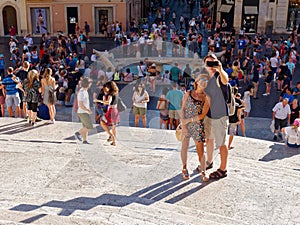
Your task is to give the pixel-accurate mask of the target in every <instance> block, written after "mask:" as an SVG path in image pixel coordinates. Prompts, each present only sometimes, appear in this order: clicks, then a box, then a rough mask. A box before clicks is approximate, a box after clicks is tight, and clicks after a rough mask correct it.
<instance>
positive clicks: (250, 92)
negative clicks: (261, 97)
mask: <svg viewBox="0 0 300 225" xmlns="http://www.w3.org/2000/svg"><path fill="white" fill-rule="evenodd" d="M252 95H253V86H252V85H251V84H249V85H248V87H247V88H246V90H245V92H244V98H243V100H244V104H245V110H244V116H245V117H248V116H249V114H250V111H251V102H250V96H252Z"/></svg>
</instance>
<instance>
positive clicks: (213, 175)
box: [209, 169, 227, 179]
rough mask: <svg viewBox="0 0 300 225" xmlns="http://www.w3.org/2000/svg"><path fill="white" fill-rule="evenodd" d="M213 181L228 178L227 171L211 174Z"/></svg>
mask: <svg viewBox="0 0 300 225" xmlns="http://www.w3.org/2000/svg"><path fill="white" fill-rule="evenodd" d="M209 176H210V177H211V178H212V179H220V178H224V177H227V170H224V171H223V170H221V169H217V170H216V171H215V172H213V173H211V174H210V175H209Z"/></svg>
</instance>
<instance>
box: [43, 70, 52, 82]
mask: <svg viewBox="0 0 300 225" xmlns="http://www.w3.org/2000/svg"><path fill="white" fill-rule="evenodd" d="M51 76H52V69H51V68H46V70H45V72H44V74H43V78H45V80H46V81H49V80H50V79H51Z"/></svg>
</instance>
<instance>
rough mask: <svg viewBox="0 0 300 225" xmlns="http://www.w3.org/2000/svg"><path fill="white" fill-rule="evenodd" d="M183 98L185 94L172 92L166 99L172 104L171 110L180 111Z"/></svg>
mask: <svg viewBox="0 0 300 225" xmlns="http://www.w3.org/2000/svg"><path fill="white" fill-rule="evenodd" d="M182 98H183V93H182V92H181V91H179V90H170V91H169V92H168V93H167V95H166V99H168V100H169V102H170V106H169V110H179V109H180V108H181V101H182Z"/></svg>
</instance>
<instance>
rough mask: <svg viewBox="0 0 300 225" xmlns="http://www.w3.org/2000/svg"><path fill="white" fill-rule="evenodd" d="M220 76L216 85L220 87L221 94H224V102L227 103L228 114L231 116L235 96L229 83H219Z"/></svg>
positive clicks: (233, 109) (233, 110) (233, 111)
mask: <svg viewBox="0 0 300 225" xmlns="http://www.w3.org/2000/svg"><path fill="white" fill-rule="evenodd" d="M220 79H221V78H220V76H218V78H217V85H218V87H219V88H221V91H222V94H223V96H224V99H225V102H226V104H227V108H228V115H229V116H232V115H234V113H235V96H234V91H233V87H232V86H231V85H230V83H227V84H226V85H224V84H223V85H222V87H221V85H220Z"/></svg>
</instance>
